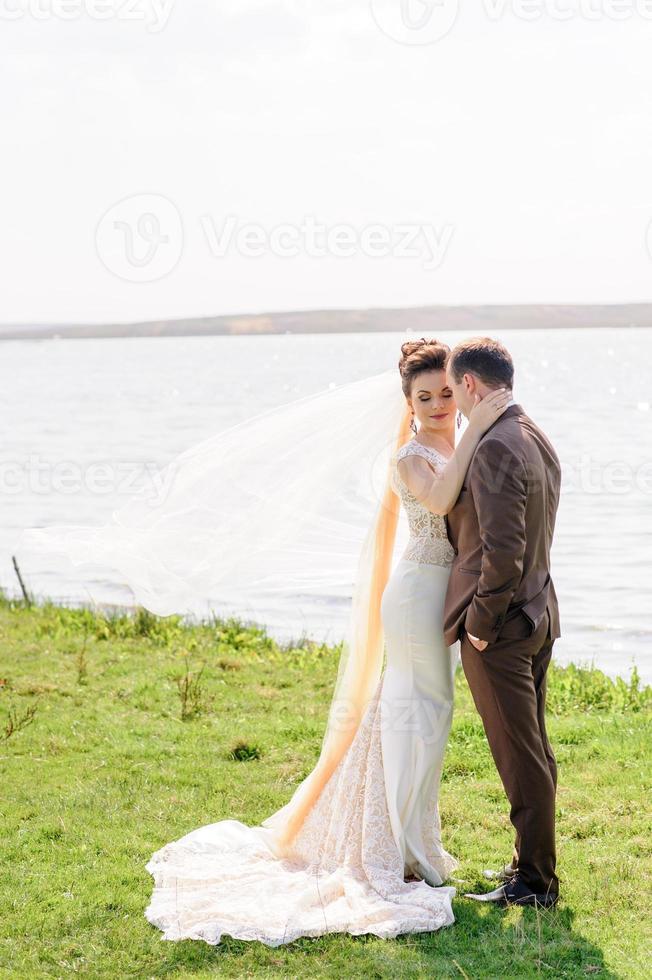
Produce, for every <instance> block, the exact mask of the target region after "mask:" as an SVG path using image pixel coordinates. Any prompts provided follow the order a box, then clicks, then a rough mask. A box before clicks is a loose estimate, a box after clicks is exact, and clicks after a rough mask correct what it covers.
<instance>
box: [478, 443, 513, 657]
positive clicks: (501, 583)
mask: <svg viewBox="0 0 652 980" xmlns="http://www.w3.org/2000/svg"><path fill="white" fill-rule="evenodd" d="M469 486H470V489H471V492H472V494H473V500H474V503H475V509H476V512H477V515H478V524H479V528H480V540H481V542H482V565H481V572H480V578H479V580H478V587H477V590H476V594H475V596H474V597H473V599H472V600H471V603H470V605H469V607H468V609H467V613H466V621H465V624H464V625H465V629H466V630H467V632H468V633H471V635H472V636H477V637H478V638H479V639H481V640H488V641H489V642H490V643H491V642H492V641H493V640H495V639H496V638H497V636H498V632H499V630H500V628H501V626H502V624H503V621H504V619H505V613H506V612H507V608H508V606H509V604H510V602H511V600H512V598H513V596H514V593H515V592H516V589H517V588H518V585H519V583H520V581H521V576H522V574H523V556H524V554H525V506H526V501H527V481H526V479H525V468H524V466H523V463H522V462H521V460H519V459H518V458H517V457H516V456H515V455H514V454H513V453H512V452H511V451H510V450H509V449H508V447H507V446H505V445H504V443H502V442H499V441H498V440H495V439H494V440H491V439H490V440H483V441H482V442H481V443H480V445H479V446H478V448H477V450H476V452H475V456H474V458H473V462H472V464H471V467H470V470H469Z"/></svg>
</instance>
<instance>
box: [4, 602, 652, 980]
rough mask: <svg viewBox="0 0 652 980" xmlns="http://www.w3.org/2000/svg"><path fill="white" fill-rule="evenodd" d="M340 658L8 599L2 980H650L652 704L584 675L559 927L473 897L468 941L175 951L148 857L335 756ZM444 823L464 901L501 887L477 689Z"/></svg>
mask: <svg viewBox="0 0 652 980" xmlns="http://www.w3.org/2000/svg"><path fill="white" fill-rule="evenodd" d="M337 657H338V651H337V649H334V648H330V647H327V646H321V645H317V644H314V643H311V642H309V641H308V640H306V639H302V640H301V641H299V642H297V643H296V644H288V645H286V646H285V647H279V646H278V645H277V644H276V643H275V642H274V641H273V640H271V639H270V638H269V637H268V636H267V635H266V633H265V631H264V630H261V629H257V628H254V627H248V626H245V625H243V624H241V623H238V622H236V621H234V620H230V621H228V622H220V621H215V622H214V623H213V624H210V625H208V624H207V625H203V626H194V627H188V626H184V625H183V624H182V623H181V622H180V621H179V620H178V619H175V618H169V619H165V620H161V619H157V618H156V617H153V616H151V615H149V614H148V613H146V612H144V611H140V612H139V613H138V614H137V615H136V616H135V617H129V616H125V615H121V616H113V617H107V616H103V615H101V614H97V613H94V612H89V611H87V610H70V609H61V608H58V607H56V606H54V605H51V604H45V605H38V606H35V607H32V608H26V607H25V606H24V605H22V604H21V603H18V602H13V601H9V600H6V599H0V759H1V762H0V776H1V779H2V794H1V801H0V812H1V814H2V835H1V837H0V841H1V849H2V858H1V860H2V875H1V878H0V896H1V905H0V908H1V909H2V925H1V927H0V976H1V977H3V978H4V977H20V978H22V977H29V978H32V977H65V976H68V975H70V974H73V973H77V974H79V975H81V976H88V977H113V978H122V977H143V978H150V977H166V976H174V977H175V978H177V977H193V978H195V977H197V978H199V977H208V976H216V975H220V976H224V977H247V976H261V977H265V976H277V977H304V976H312V977H338V978H339V977H437V978H439V977H468V978H477V977H483V978H484V977H490V978H493V977H496V978H498V977H500V978H507V977H519V978H521V977H539V976H544V977H551V978H557V977H627V978H632V977H636V978H638V977H645V976H648V977H649V976H651V975H652V973H651V971H650V966H649V963H650V948H651V947H650V931H649V921H650V902H651V898H650V896H651V893H652V881H651V876H650V851H649V844H650V831H651V821H650V804H649V799H650V782H651V778H650V777H651V773H650V742H651V739H650V733H651V732H650V728H651V726H650V721H651V716H652V704H651V694H652V692H651V691H650V689H649V688H645V689H641V688H640V687H639V685H638V683H637V681H636V679H635V680H634V682H633V683H632V684H624V683H622V682H621V683H619V684H613V683H612V682H611V681H610V680H609V679H607V678H606V677H605V676H604V675H603V674H601V673H600V672H599V671H593V670H579V669H577V668H567V669H565V670H562V669H553V670H552V672H551V680H550V694H549V706H550V711H549V728H550V734H551V738H552V741H553V744H554V745H555V748H556V752H557V757H558V762H559V769H560V787H559V796H558V839H559V872H560V877H561V887H562V900H561V902H560V904H559V906H558V908H557V909H555V910H553V911H550V912H545V913H538V914H537V913H536V912H535V911H534V910H532V909H525V910H523V909H521V910H518V909H512V910H509V911H508V912H504V911H500V910H498V909H494V908H485V907H484V906H478V905H476V904H474V903H472V902H470V901H468V900H465V899H464V898H459V899H457V900H456V901H455V903H454V910H455V915H456V920H457V921H456V923H455V925H454V926H452V927H451V928H449V929H444V930H441V931H440V932H436V933H433V934H424V933H421V934H416V935H408V936H402V937H399V938H398V939H396V940H381V939H378V938H376V937H373V936H362V937H352V936H348V935H343V934H338V935H330V936H326V937H323V938H321V939H302V940H299V941H297V942H295V943H292V944H290V945H288V946H282V947H279V948H277V949H270V948H268V947H265V946H263V945H261V944H259V943H247V942H241V941H236V940H233V939H230V938H228V937H227V938H225V939H224V941H223V942H222V944H221V945H219V946H215V947H211V946H208V945H207V944H205V943H202V942H193V941H185V942H180V943H172V942H165V941H162V940H161V938H160V937H161V933H160V932H159V930H158V929H156V928H155V927H153V926H151V925H150V924H149V923H148V922H147V920H146V919H145V918H144V915H143V911H144V909H145V907H146V905H147V904H148V901H149V897H150V894H151V889H152V879H151V877H150V875H149V874H148V872H147V871H146V870H145V867H144V865H145V863H146V861H147V860H148V859H149V857H150V855H151V854H152V853H153V851H154V850H156V849H157V848H159V847H161V846H162V845H163V844H164V843H166V842H167V841H171V840H173V839H175V838H177V837H180V836H182V835H183V834H185V833H187V832H188V831H189V830H191V829H194V828H195V827H198V826H201V825H202V824H206V823H212V822H214V821H216V820H220V819H223V818H234V819H238V820H242V821H244V822H245V823H249V824H256V823H259V822H260V821H261V820H262V819H264V817H266V816H267V815H268V814H269V813H271V812H272V811H274V810H276V809H278V807H280V806H281V805H282V804H283V803H285V802H286V801H287V799H288V798H289V796H290V795H291V793H292V790H293V788H294V787H295V786H296V785H297V783H298V782H299V780H301V779H302V778H303V776H305V775H306V774H307V773H308V772H309V771H310V769H311V768H312V766H313V764H314V762H315V759H316V757H317V754H318V752H319V748H320V745H321V739H322V734H323V729H324V723H325V719H326V712H327V708H328V704H329V701H330V697H331V692H332V685H333V682H334V678H335V673H336V668H337ZM30 713H31V718H30ZM3 736H4V737H3ZM441 808H442V821H443V826H444V833H445V841H446V844H447V846H448V849H449V850H450V851H452V852H453V853H454V854H456V855H457V856H458V857H459V858H460V859H461V860H462V866H461V869H460V872H459V877H461V878H463V879H464V882H463V884H460V885H458V889H459V892H458V893H459V894H462V893H463V892H464V891H466V890H468V889H469V888H475V887H480V888H482V889H484V888H485V887H486V882H484V881H483V879H482V877H481V871H482V869H483V868H485V867H489V866H497V865H498V864H500V863H501V862H502V861H504V860H505V859H507V858H508V857H509V855H510V853H511V843H512V834H511V829H510V825H509V821H508V817H507V805H506V802H505V799H504V796H503V792H502V789H501V787H500V784H499V781H498V778H497V776H496V773H495V771H494V768H493V764H492V761H491V758H490V755H489V752H488V749H487V745H486V742H485V738H484V734H483V731H482V726H481V724H480V721H479V719H478V717H477V715H476V714H475V711H474V709H473V707H472V704H471V700H470V696H469V693H468V690H467V688H466V685H465V682H464V679H463V677H462V676H461V675H460V676H459V677H458V682H457V705H456V716H455V723H454V728H453V732H452V736H451V740H450V745H449V749H448V753H447V757H446V763H445V776H444V782H443V786H442V793H441Z"/></svg>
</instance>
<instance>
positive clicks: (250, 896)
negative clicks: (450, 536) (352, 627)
mask: <svg viewBox="0 0 652 980" xmlns="http://www.w3.org/2000/svg"><path fill="white" fill-rule="evenodd" d="M407 453H417V454H418V455H422V456H424V457H425V458H426V459H427V460H428V462H429V463H430V464H431V466H432V467H433V468H434V469H435V470H437V469H438V468H440V467H441V466H442V465H444V463H445V460H444V458H443V457H441V456H440V455H439V454H437V453H435V451H434V450H431V449H428V448H427V447H425V446H422V445H421V444H420V443H417V442H415V441H414V440H412V441H411V442H409V443H407V444H406V445H404V446H403V447H402V448H401V449H400V450H399V452H398V453H397V454H396V455H395V458H394V466H393V470H392V480H393V485H394V488H395V489H396V491H397V492H398V493H399V495H400V497H401V501H402V504H403V506H404V507H405V509H406V512H407V517H408V522H409V526H410V538H409V541H408V544H407V547H406V550H405V552H404V554H403V556H402V557H401V558H400V559H399V561H398V563H397V564H396V567H395V569H394V571H393V572H392V575H391V577H390V580H389V582H388V584H387V586H386V588H385V591H384V593H383V597H382V605H381V614H382V620H383V630H384V633H385V650H386V666H385V669H384V672H383V674H382V676H381V678H380V681H379V682H378V685H377V688H376V690H375V692H374V695H373V697H372V699H371V701H370V702H369V704H368V706H367V709H366V711H365V713H364V716H363V718H362V720H361V723H360V726H359V728H358V730H357V732H356V734H355V737H354V738H353V741H352V743H351V745H350V746H349V748H348V750H347V751H346V753H345V755H344V757H343V758H342V759H341V761H340V762H339V764H338V766H337V768H336V769H335V771H334V772H333V774H332V776H331V777H330V779H329V780H328V782H327V783H326V785H325V787H324V789H323V791H322V792H321V794H320V795H319V797H318V799H317V801H316V802H315V804H314V805H313V806H312V808H311V810H310V811H309V813H308V816H307V817H306V819H305V821H304V822H303V824H302V826H301V829H300V831H299V832H298V834H297V835H296V837H295V838H294V840H293V842H292V849H291V853H290V854H289V856H288V857H286V858H282V859H281V858H279V857H277V856H276V854H275V853H274V852H273V850H272V849H271V847H270V845H269V843H268V835H269V830H268V829H267V828H265V827H263V826H258V827H250V826H247V825H246V824H243V823H241V822H240V821H237V820H221V821H219V822H217V823H212V824H207V825H206V826H203V827H200V828H198V829H196V830H192V831H190V832H189V833H188V834H186V835H185V836H183V837H181V838H180V839H178V840H176V841H173V842H171V843H168V844H166V845H165V846H164V847H162V848H161V849H160V850H158V851H156V852H155V853H154V854H153V855H152V857H151V858H150V860H149V861H148V863H147V865H146V868H147V870H148V871H149V872H150V874H151V875H152V877H153V878H154V882H155V884H154V890H153V893H152V897H151V901H150V904H149V905H148V907H147V909H146V910H145V916H146V917H147V919H148V921H149V922H151V923H152V924H153V925H155V926H157V927H158V928H159V929H161V930H162V931H163V935H162V939H168V940H181V939H201V940H204V941H205V942H207V943H211V944H216V943H219V942H220V940H221V937H222V935H223V934H227V935H229V936H233V937H235V938H238V939H246V940H254V939H255V940H259V941H261V942H263V943H265V944H267V945H269V946H279V945H281V944H284V943H288V942H291V941H293V940H294V939H296V938H298V937H300V936H321V935H324V934H325V933H331V932H347V933H350V934H353V935H359V934H363V933H373V934H374V935H377V936H380V937H383V938H392V937H394V936H397V935H399V934H402V933H409V932H429V931H433V930H436V929H439V928H441V927H442V926H446V925H450V924H452V923H453V921H454V916H453V911H452V907H451V899H452V898H453V896H454V894H455V888H453V887H450V886H442V883H443V882H444V881H445V880H446V879H447V878H448V877H449V875H450V873H451V871H453V870H454V868H455V867H456V866H457V862H456V860H455V859H454V858H453V857H451V855H450V854H448V852H447V851H446V850H445V849H444V847H443V844H442V842H441V827H440V819H439V807H438V795H439V782H440V776H441V770H442V763H443V757H444V750H445V746H446V741H447V737H448V733H449V729H450V724H451V718H452V710H453V674H454V662H455V657H454V648H449V647H448V646H447V645H446V644H445V642H444V638H443V603H444V597H445V594H446V586H447V582H448V575H449V571H450V564H451V562H452V557H453V552H452V548H451V546H450V543H449V542H448V540H447V538H446V530H445V522H444V520H443V518H441V517H437V516H436V515H433V514H431V513H430V512H429V511H427V510H426V509H425V508H423V507H422V506H421V505H420V504H419V503H418V502H417V501H416V499H415V498H414V497H413V496H412V494H411V493H410V491H409V490H408V488H407V487H406V486H405V484H404V483H403V481H402V480H401V478H400V476H399V474H398V470H397V468H396V462H397V461H398V459H400V458H401V457H402V456H403V455H405V454H407ZM406 876H407V877H408V878H411V879H413V880H407V881H406V880H405V878H406Z"/></svg>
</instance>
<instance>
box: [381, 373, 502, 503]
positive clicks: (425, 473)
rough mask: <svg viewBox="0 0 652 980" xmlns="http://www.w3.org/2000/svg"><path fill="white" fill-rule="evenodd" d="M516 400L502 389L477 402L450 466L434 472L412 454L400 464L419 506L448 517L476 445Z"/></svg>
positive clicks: (401, 472)
mask: <svg viewBox="0 0 652 980" xmlns="http://www.w3.org/2000/svg"><path fill="white" fill-rule="evenodd" d="M511 397H512V393H511V391H505V389H503V388H500V389H498V391H492V392H491V394H489V395H487V396H486V397H485V398H483V399H482V400H481V401H480V400H479V398H478V396H477V395H476V403H475V405H474V406H473V408H472V409H471V412H470V413H469V424H468V426H467V427H466V431H465V432H464V435H463V436H462V438H461V439H460V441H459V443H458V445H457V446H456V448H455V452H454V453H453V455H452V456H451V457H450V459H449V461H448V462H447V464H446V466H445V467H444V468H443V469H442V470H441V471H440V472H439V473H434V472H433V470H432V468H431V467H430V465H429V464H428V463H427V462H426V460H425V459H424V458H423V456H416V455H414V454H409V455H407V456H404V457H403V459H401V460H399V462H398V469H399V473H400V475H401V479H402V480H403V482H404V483H405V485H406V486H407V487H408V489H409V490H410V492H411V493H412V494H413V495H414V496H415V497H416V498H417V500H418V501H419V503H421V504H423V506H424V507H427V508H428V510H430V511H432V513H433V514H439V515H440V516H443V515H444V514H447V513H448V512H449V510H450V509H451V508H452V506H453V504H454V503H455V501H456V500H457V498H458V497H459V494H460V490H461V488H462V483H463V482H464V477H465V476H466V471H467V469H468V468H469V463H470V462H471V459H472V458H473V453H474V452H475V449H476V446H477V445H478V443H479V442H480V439H481V438H482V436H483V435H484V434H485V432H486V431H487V429H488V428H489V426H490V425H493V423H494V422H495V421H496V419H497V418H499V417H500V416H501V415H502V414H503V412H504V411H505V409H506V408H507V403H508V402H509V401H510V399H511Z"/></svg>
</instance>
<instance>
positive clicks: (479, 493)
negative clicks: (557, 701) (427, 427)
mask: <svg viewBox="0 0 652 980" xmlns="http://www.w3.org/2000/svg"><path fill="white" fill-rule="evenodd" d="M446 370H447V376H448V384H449V385H450V388H451V389H452V391H453V394H454V397H455V402H456V404H457V407H458V408H459V409H460V410H461V411H462V412H463V414H464V415H466V416H468V415H469V412H470V411H471V408H472V407H473V404H474V400H475V396H476V394H477V395H479V397H480V398H481V399H482V398H484V397H485V396H486V395H487V394H488V393H489V392H490V391H492V390H494V389H496V388H503V387H504V388H508V389H510V390H511V389H512V386H513V380H514V366H513V363H512V358H511V356H510V354H509V352H508V351H507V350H506V348H505V347H503V345H502V344H500V343H499V342H498V341H496V340H492V339H491V338H489V337H474V338H472V339H470V340H466V341H463V342H462V343H460V344H458V345H457V346H456V347H455V348H454V349H453V350H452V351H451V353H450V355H449V358H448V363H447V369H446ZM560 475H561V474H560V466H559V459H558V458H557V454H556V453H555V450H554V449H553V447H552V445H551V443H550V441H549V440H548V439H547V437H546V436H545V435H544V433H543V432H542V431H541V429H539V428H538V426H536V425H535V423H534V422H533V421H532V419H531V418H529V416H528V415H526V414H525V412H524V411H523V409H522V407H521V406H520V405H519V404H517V403H516V402H514V401H513V400H512V401H511V402H510V403H509V405H508V407H507V408H506V409H505V411H504V412H503V414H502V415H501V416H500V418H498V419H497V420H496V421H495V422H494V423H493V425H492V426H491V427H490V428H489V429H488V430H487V432H486V433H485V435H484V436H483V437H482V439H481V440H480V442H479V444H478V447H477V449H476V451H475V454H474V456H473V459H472V461H471V464H470V466H469V469H468V472H467V475H466V478H465V480H464V483H463V485H462V489H461V491H460V495H459V497H458V499H457V502H456V504H455V506H454V507H453V509H452V510H451V511H450V513H449V514H448V518H447V523H448V533H449V537H450V540H451V543H452V545H453V548H454V550H455V559H454V562H453V566H452V569H451V575H450V579H449V585H448V592H447V595H446V604H445V609H444V628H445V638H446V642H447V643H448V644H449V646H452V645H453V644H454V643H455V642H456V640H458V639H459V640H460V641H461V654H462V666H463V668H464V673H465V674H466V678H467V681H468V683H469V687H470V689H471V693H472V695H473V700H474V701H475V705H476V707H477V709H478V711H479V713H480V716H481V718H482V721H483V724H484V728H485V732H486V734H487V740H488V742H489V747H490V749H491V753H492V755H493V758H494V761H495V763H496V767H497V769H498V772H499V774H500V778H501V780H502V782H503V786H504V787H505V792H506V794H507V797H508V799H509V802H510V805H511V813H510V816H511V821H512V824H513V825H514V827H515V829H516V843H515V847H514V855H513V858H512V862H511V864H510V865H507V866H506V867H505V868H504V869H503V870H502V872H500V873H499V875H498V877H499V878H501V880H502V881H503V884H501V885H500V887H498V888H496V889H495V891H493V892H489V893H488V894H485V895H472V896H470V897H472V898H476V899H478V900H480V901H491V902H497V903H499V904H501V905H506V904H514V903H515V904H524V905H535V904H540V905H543V906H550V905H554V904H555V902H556V901H557V897H558V892H559V882H558V879H557V876H556V874H555V790H556V786H557V768H556V764H555V757H554V754H553V751H552V748H551V746H550V742H549V741H548V736H547V734H546V726H545V697H546V671H547V669H548V664H549V663H550V657H551V654H552V647H553V643H554V641H555V639H556V638H557V637H558V636H560V629H559V610H558V607H557V597H556V595H555V589H554V586H553V583H552V579H551V578H550V545H551V542H552V535H553V530H554V525H555V516H556V512H557V505H558V502H559V487H560Z"/></svg>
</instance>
